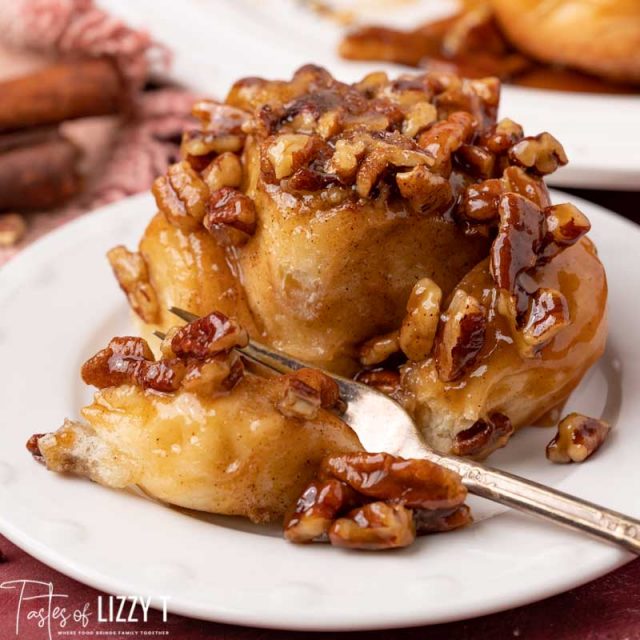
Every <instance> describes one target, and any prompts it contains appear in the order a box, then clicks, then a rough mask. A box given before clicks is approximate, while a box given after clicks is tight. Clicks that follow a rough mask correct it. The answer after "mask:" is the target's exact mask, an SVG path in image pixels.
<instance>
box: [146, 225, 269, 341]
mask: <svg viewBox="0 0 640 640" xmlns="http://www.w3.org/2000/svg"><path fill="white" fill-rule="evenodd" d="M139 248H140V253H141V254H142V256H143V257H144V259H145V261H146V263H147V265H148V269H149V280H150V282H151V285H152V286H153V288H154V290H155V291H156V292H157V293H158V303H159V305H158V306H159V312H160V319H159V322H158V323H156V324H146V323H143V322H140V321H139V318H138V316H135V318H136V319H137V320H138V322H137V324H138V325H139V329H140V335H141V336H142V337H144V338H146V339H147V341H148V342H149V344H150V345H151V346H157V345H158V344H159V342H158V340H157V338H155V337H153V332H154V331H155V330H156V329H160V330H162V331H166V330H167V329H169V328H171V327H172V326H174V325H175V324H176V317H175V316H174V315H173V314H172V313H170V312H169V307H171V306H176V307H180V308H182V309H188V310H190V311H192V312H193V313H196V314H198V315H202V316H203V315H206V314H208V313H210V312H212V311H220V312H222V313H224V314H225V315H228V316H230V317H233V318H236V319H237V320H238V322H239V323H240V324H242V326H244V327H246V329H247V330H248V331H249V332H250V333H251V334H252V335H258V334H259V333H260V331H259V329H258V328H257V327H256V324H255V321H254V319H253V316H252V314H251V312H250V311H249V307H248V305H247V302H246V297H245V294H244V290H243V289H242V285H241V282H240V281H239V280H238V278H237V277H236V268H237V267H236V265H235V261H234V259H233V255H232V254H231V253H230V252H228V251H226V250H225V248H224V247H223V246H221V245H220V244H219V243H218V242H216V240H215V239H214V238H213V237H212V236H211V235H210V234H209V233H208V232H207V231H206V230H205V229H204V228H201V229H196V230H194V231H191V232H185V231H182V230H180V229H178V228H177V227H175V226H174V225H172V224H171V223H169V222H168V221H167V219H166V218H165V216H163V215H162V214H161V213H157V214H156V215H155V216H154V217H153V218H152V219H151V222H150V223H149V225H148V226H147V228H146V230H145V232H144V235H143V236H142V239H141V241H140V247H139Z"/></svg>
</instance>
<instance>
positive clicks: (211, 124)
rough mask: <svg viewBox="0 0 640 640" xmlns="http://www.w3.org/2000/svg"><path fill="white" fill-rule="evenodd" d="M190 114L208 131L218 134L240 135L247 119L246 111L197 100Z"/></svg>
mask: <svg viewBox="0 0 640 640" xmlns="http://www.w3.org/2000/svg"><path fill="white" fill-rule="evenodd" d="M191 113H192V114H193V115H194V117H196V118H198V120H200V122H201V124H202V126H204V127H205V128H206V129H207V130H208V131H212V132H214V133H218V134H236V135H240V134H242V127H243V125H244V124H245V123H246V122H247V121H248V119H249V114H248V113H247V112H246V111H243V110H242V109H238V108H236V107H232V106H230V105H228V104H223V103H220V102H215V101H214V100H198V101H197V102H196V103H195V104H194V105H193V108H192V109H191Z"/></svg>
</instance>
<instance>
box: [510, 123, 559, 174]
mask: <svg viewBox="0 0 640 640" xmlns="http://www.w3.org/2000/svg"><path fill="white" fill-rule="evenodd" d="M509 159H510V160H511V162H513V163H514V164H517V165H520V166H521V167H524V168H525V169H528V170H529V171H532V172H534V173H536V174H538V175H541V176H545V175H547V174H549V173H553V172H554V171H555V170H556V169H557V168H558V167H562V166H564V165H565V164H567V162H569V159H568V158H567V154H566V153H565V151H564V148H563V146H562V145H561V144H560V143H559V142H558V140H556V139H555V138H554V137H553V136H552V135H551V134H550V133H547V132H546V131H545V132H544V133H540V134H538V135H537V136H529V137H526V138H523V139H522V140H521V141H520V142H518V143H516V144H515V145H514V146H513V147H511V149H509Z"/></svg>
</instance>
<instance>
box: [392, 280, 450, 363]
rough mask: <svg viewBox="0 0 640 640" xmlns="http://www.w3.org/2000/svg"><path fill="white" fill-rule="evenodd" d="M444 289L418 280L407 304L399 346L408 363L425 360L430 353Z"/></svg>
mask: <svg viewBox="0 0 640 640" xmlns="http://www.w3.org/2000/svg"><path fill="white" fill-rule="evenodd" d="M441 301H442V290H441V289H440V287H439V286H438V285H437V284H436V283H435V282H434V281H433V280H431V279H430V278H422V279H421V280H418V282H416V284H415V285H414V286H413V289H412V290H411V295H410V296H409V301H408V302H407V315H406V316H405V318H404V320H403V321H402V326H401V327H400V336H399V345H400V348H401V349H402V351H403V352H404V354H405V355H406V356H407V358H409V360H413V361H418V360H424V359H425V358H427V357H428V355H429V354H430V353H431V349H432V348H433V342H434V340H435V337H436V331H437V329H438V322H439V321H440V303H441Z"/></svg>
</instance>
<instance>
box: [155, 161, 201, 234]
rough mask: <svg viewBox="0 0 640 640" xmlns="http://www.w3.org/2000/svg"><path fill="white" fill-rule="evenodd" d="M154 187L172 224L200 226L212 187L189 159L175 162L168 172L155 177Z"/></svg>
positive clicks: (184, 229)
mask: <svg viewBox="0 0 640 640" xmlns="http://www.w3.org/2000/svg"><path fill="white" fill-rule="evenodd" d="M151 191H152V193H153V196H154V198H155V200H156V204H157V205H158V209H159V210H160V211H161V212H162V213H163V214H164V215H165V216H166V218H167V220H168V221H169V222H171V224H173V225H175V226H176V227H178V228H180V229H182V230H183V231H193V230H195V229H197V228H198V227H199V226H200V223H201V222H202V219H203V218H204V214H205V211H206V209H205V205H206V202H207V199H208V197H209V189H208V187H207V185H206V184H205V183H204V182H203V180H202V178H201V177H200V175H199V174H198V173H197V172H196V171H195V170H194V169H193V168H192V167H191V165H190V164H189V163H188V162H186V161H182V162H177V163H176V164H172V165H171V166H170V167H169V169H168V171H167V173H166V175H164V176H160V177H159V178H156V179H155V181H154V183H153V186H152V187H151Z"/></svg>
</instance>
